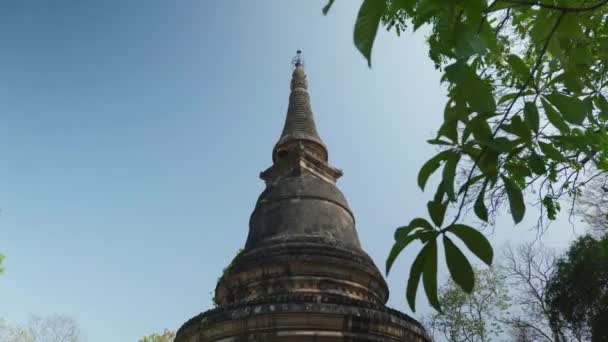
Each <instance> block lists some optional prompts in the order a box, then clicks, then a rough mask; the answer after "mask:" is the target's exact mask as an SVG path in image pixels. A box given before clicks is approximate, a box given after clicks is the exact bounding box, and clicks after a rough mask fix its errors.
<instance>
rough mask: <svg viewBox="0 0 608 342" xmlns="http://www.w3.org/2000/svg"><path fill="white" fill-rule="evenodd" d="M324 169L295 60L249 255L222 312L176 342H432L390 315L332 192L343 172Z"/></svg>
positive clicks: (220, 299) (348, 217)
mask: <svg viewBox="0 0 608 342" xmlns="http://www.w3.org/2000/svg"><path fill="white" fill-rule="evenodd" d="M328 160H329V159H328V149H327V146H326V145H325V144H324V143H323V141H322V140H321V138H320V137H319V134H318V132H317V128H316V126H315V122H314V119H313V112H312V109H311V104H310V96H309V92H308V82H307V78H306V74H305V72H304V65H303V61H302V58H301V56H300V51H298V55H297V57H296V58H294V61H293V74H292V78H291V94H290V96H289V106H288V109H287V117H286V120H285V126H284V128H283V132H282V133H281V136H280V138H279V140H278V142H277V143H276V145H275V146H274V148H273V150H272V161H273V164H272V166H271V167H270V168H268V169H267V170H265V171H263V172H262V173H261V174H260V177H261V178H262V180H264V181H265V182H266V189H265V190H264V191H263V192H262V194H261V195H260V197H259V198H258V201H257V204H256V206H255V209H254V210H253V213H252V214H251V218H250V221H249V235H248V237H247V242H246V244H245V247H244V249H243V250H242V252H241V253H239V254H238V255H237V256H236V258H235V259H234V260H233V262H232V263H231V265H230V266H229V267H227V269H226V271H225V272H224V274H223V275H222V277H221V279H220V280H219V282H218V284H217V288H216V289H215V303H216V304H217V307H216V308H214V309H212V310H209V311H207V312H204V313H201V314H199V315H197V316H196V317H194V318H192V319H190V320H189V321H187V322H186V323H185V324H183V326H182V327H181V328H180V329H179V330H178V332H177V337H176V339H175V341H176V342H211V341H218V342H219V341H221V342H236V341H310V342H312V341H326V342H329V341H361V342H363V341H412V342H414V341H415V342H426V341H430V340H431V339H430V338H429V337H428V335H427V334H426V332H425V330H424V328H423V327H422V326H421V325H420V324H419V323H418V322H417V321H416V320H414V319H413V318H411V317H409V316H407V315H406V314H404V313H401V312H399V311H396V310H393V309H390V308H388V307H386V306H385V304H386V301H387V300H388V296H389V290H388V287H387V284H386V282H385V281H384V278H383V277H382V275H381V273H380V272H379V271H378V268H377V267H376V265H375V264H374V262H373V261H372V259H371V258H370V257H369V256H368V255H367V254H366V253H365V252H364V251H363V249H362V248H361V244H360V242H359V237H358V236H357V230H356V229H355V217H354V215H353V212H352V210H351V209H350V208H349V206H348V203H347V201H346V198H345V197H344V195H343V194H342V192H341V191H340V190H339V189H338V188H337V186H336V181H337V180H338V178H339V177H340V176H341V175H342V172H341V171H340V170H339V169H336V168H334V167H333V166H331V165H330V164H329V163H328Z"/></svg>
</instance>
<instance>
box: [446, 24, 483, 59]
mask: <svg viewBox="0 0 608 342" xmlns="http://www.w3.org/2000/svg"><path fill="white" fill-rule="evenodd" d="M454 36H455V37H456V43H455V44H454V45H455V52H456V55H457V56H458V57H460V58H462V59H467V58H469V57H471V56H473V55H477V54H483V53H485V52H486V45H485V43H484V42H483V40H481V37H480V36H479V34H477V30H476V29H475V30H474V29H472V28H471V27H469V26H468V25H465V24H463V23H459V24H458V25H456V26H455V32H454Z"/></svg>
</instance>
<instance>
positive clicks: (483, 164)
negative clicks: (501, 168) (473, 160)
mask: <svg viewBox="0 0 608 342" xmlns="http://www.w3.org/2000/svg"><path fill="white" fill-rule="evenodd" d="M477 166H479V169H480V170H481V172H483V173H484V174H485V175H486V176H488V177H490V178H492V179H496V177H497V176H498V152H496V151H495V150H492V149H486V150H485V152H484V153H482V154H481V157H480V158H479V160H478V162H477Z"/></svg>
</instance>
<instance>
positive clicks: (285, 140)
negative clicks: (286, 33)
mask: <svg viewBox="0 0 608 342" xmlns="http://www.w3.org/2000/svg"><path fill="white" fill-rule="evenodd" d="M292 65H293V67H294V70H293V73H292V75H291V94H290V95H289V106H288V107H287V116H286V118H285V125H284V126H283V132H282V133H281V137H280V138H279V141H278V142H277V143H276V145H275V147H274V149H273V153H272V159H273V161H275V162H276V161H278V160H279V159H281V158H282V157H285V156H286V155H287V154H289V152H290V150H292V149H293V147H294V146H295V145H297V144H298V143H302V145H303V146H304V147H306V148H307V149H308V150H310V151H311V152H313V153H315V154H317V155H318V156H319V157H320V158H321V159H323V160H324V161H327V148H326V147H325V144H324V143H323V141H322V140H321V138H320V137H319V133H317V127H316V125H315V120H314V116H313V113H312V106H311V105H310V95H309V93H308V81H307V79H306V73H305V72H304V59H303V58H302V51H300V50H298V51H297V54H296V56H295V57H294V58H293V59H292Z"/></svg>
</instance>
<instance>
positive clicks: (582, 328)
mask: <svg viewBox="0 0 608 342" xmlns="http://www.w3.org/2000/svg"><path fill="white" fill-rule="evenodd" d="M602 244H603V245H602ZM606 244H608V236H606V237H604V238H603V239H602V240H596V239H594V238H593V237H591V236H589V235H586V236H583V237H581V238H579V239H578V240H577V241H576V242H574V243H573V244H572V245H571V246H570V248H569V249H568V252H567V253H566V255H565V256H564V257H562V258H560V259H559V260H558V261H557V265H556V268H557V269H556V272H555V273H554V274H553V276H552V277H551V278H550V280H549V282H548V285H547V298H546V301H547V306H548V308H549V312H550V314H551V316H550V319H551V321H552V323H553V325H559V324H566V325H567V326H568V327H569V328H570V330H572V331H574V332H575V334H576V336H577V337H578V338H579V340H587V341H588V340H591V341H594V342H595V341H606V340H608V250H604V248H605V245H606Z"/></svg>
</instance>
